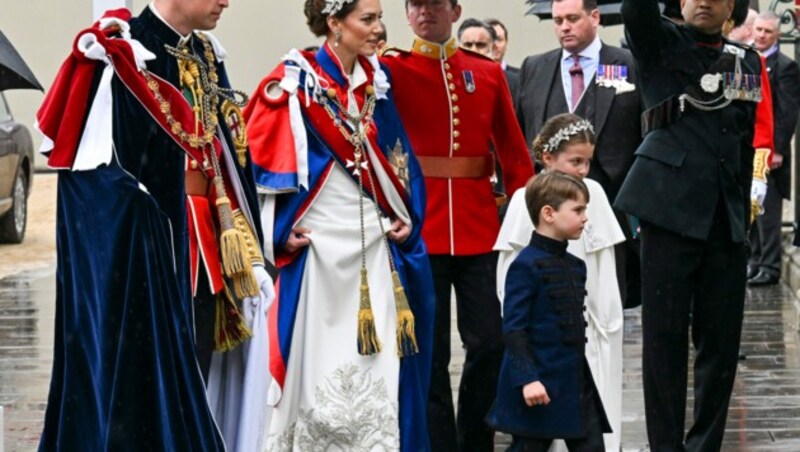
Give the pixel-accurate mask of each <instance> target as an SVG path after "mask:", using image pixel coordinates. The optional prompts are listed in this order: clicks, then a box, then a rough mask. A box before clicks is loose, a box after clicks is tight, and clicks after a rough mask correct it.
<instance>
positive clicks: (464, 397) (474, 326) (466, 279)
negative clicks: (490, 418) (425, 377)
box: [428, 253, 503, 452]
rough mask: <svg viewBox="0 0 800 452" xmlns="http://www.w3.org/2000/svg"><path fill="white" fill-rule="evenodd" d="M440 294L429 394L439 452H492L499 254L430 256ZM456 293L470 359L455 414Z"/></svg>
mask: <svg viewBox="0 0 800 452" xmlns="http://www.w3.org/2000/svg"><path fill="white" fill-rule="evenodd" d="M430 262H431V268H432V270H433V282H434V286H435V289H436V320H435V324H434V340H433V367H432V371H431V388H430V393H429V395H428V430H429V432H430V437H431V449H432V450H435V451H437V452H438V451H443V452H447V451H456V450H460V451H487V452H488V451H492V450H494V444H493V443H494V432H493V431H492V430H491V429H490V428H489V427H488V426H487V425H486V424H485V423H484V418H485V417H486V414H487V413H488V412H489V408H491V405H492V402H493V401H494V398H495V395H496V391H497V376H498V373H499V370H500V361H501V359H502V356H503V337H502V320H501V316H500V301H499V300H498V299H497V291H496V285H497V284H496V269H497V253H489V254H481V255H476V256H449V255H431V256H430ZM452 287H454V288H455V292H456V309H457V315H458V332H459V334H460V336H461V342H462V343H463V344H464V346H465V347H466V359H465V362H464V370H463V373H462V375H461V384H460V385H459V390H458V416H457V417H456V416H455V415H454V410H453V396H452V389H451V387H450V373H449V371H448V366H449V364H450V293H451V288H452Z"/></svg>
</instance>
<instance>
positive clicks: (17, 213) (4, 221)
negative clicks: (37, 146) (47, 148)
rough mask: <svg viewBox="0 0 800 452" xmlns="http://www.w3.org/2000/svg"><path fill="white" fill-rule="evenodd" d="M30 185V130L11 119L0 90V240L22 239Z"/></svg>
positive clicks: (31, 149)
mask: <svg viewBox="0 0 800 452" xmlns="http://www.w3.org/2000/svg"><path fill="white" fill-rule="evenodd" d="M32 184H33V141H32V140H31V133H30V131H28V129H27V127H25V126H24V125H22V124H20V123H18V122H16V121H14V116H13V115H12V114H11V110H10V109H9V108H8V102H6V98H5V96H4V95H3V93H2V92H0V243H20V242H22V240H23V239H24V238H25V226H26V223H27V219H28V195H29V194H30V192H31V187H32Z"/></svg>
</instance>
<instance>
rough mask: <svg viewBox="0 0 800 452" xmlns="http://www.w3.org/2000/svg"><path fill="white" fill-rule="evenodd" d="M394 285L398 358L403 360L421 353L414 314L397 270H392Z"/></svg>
mask: <svg viewBox="0 0 800 452" xmlns="http://www.w3.org/2000/svg"><path fill="white" fill-rule="evenodd" d="M392 284H393V285H394V303H395V307H396V309H397V356H399V357H400V358H403V357H405V356H412V355H416V354H417V353H419V346H418V345H417V336H416V333H415V332H414V313H413V312H411V307H410V306H409V305H408V298H406V291H405V290H404V289H403V284H402V283H401V282H400V275H399V274H398V273H397V270H392Z"/></svg>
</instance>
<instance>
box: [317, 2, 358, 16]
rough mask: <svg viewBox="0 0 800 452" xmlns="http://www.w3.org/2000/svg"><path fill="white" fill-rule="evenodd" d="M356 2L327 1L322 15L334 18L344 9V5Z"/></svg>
mask: <svg viewBox="0 0 800 452" xmlns="http://www.w3.org/2000/svg"><path fill="white" fill-rule="evenodd" d="M353 1H354V0H325V8H323V9H322V14H327V15H329V16H333V15H335V14H337V13H338V12H339V11H341V10H342V8H344V5H346V4H348V3H352V2H353Z"/></svg>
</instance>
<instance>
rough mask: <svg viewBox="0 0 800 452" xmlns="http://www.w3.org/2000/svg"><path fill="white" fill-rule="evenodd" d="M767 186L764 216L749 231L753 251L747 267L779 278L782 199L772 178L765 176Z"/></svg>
mask: <svg viewBox="0 0 800 452" xmlns="http://www.w3.org/2000/svg"><path fill="white" fill-rule="evenodd" d="M767 184H768V185H767V197H766V198H764V214H763V215H761V216H760V217H758V219H756V224H755V227H753V229H752V230H751V231H750V243H751V244H752V247H753V250H752V252H751V253H750V261H749V262H748V265H749V266H751V267H753V268H758V269H759V270H761V271H764V272H767V273H768V274H770V275H774V276H780V274H781V223H782V222H783V198H782V197H781V192H780V190H778V186H777V183H776V182H775V180H774V179H773V178H772V176H767Z"/></svg>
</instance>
